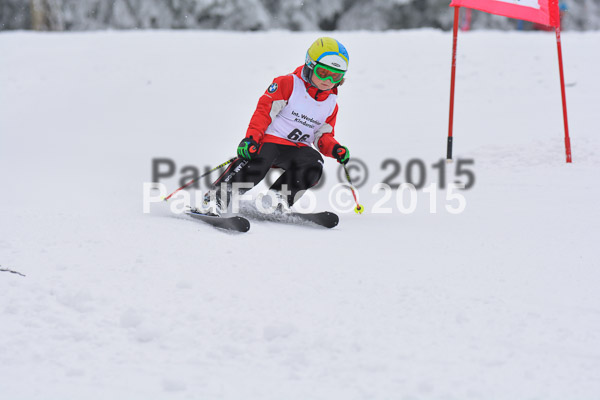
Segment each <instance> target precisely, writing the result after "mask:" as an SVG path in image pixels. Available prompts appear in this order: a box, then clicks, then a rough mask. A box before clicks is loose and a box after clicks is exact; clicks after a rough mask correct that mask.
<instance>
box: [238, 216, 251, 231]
mask: <svg viewBox="0 0 600 400" xmlns="http://www.w3.org/2000/svg"><path fill="white" fill-rule="evenodd" d="M235 218H236V219H237V220H238V221H239V224H238V226H239V229H238V230H239V231H240V232H248V231H249V230H250V221H248V220H247V219H246V218H242V217H235Z"/></svg>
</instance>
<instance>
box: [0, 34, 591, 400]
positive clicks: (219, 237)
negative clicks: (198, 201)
mask: <svg viewBox="0 0 600 400" xmlns="http://www.w3.org/2000/svg"><path fill="white" fill-rule="evenodd" d="M318 35H319V34H318V33H302V34H295V33H285V32H271V33H256V34H238V33H236V34H233V33H222V32H219V33H216V32H134V33H121V32H119V33H116V32H106V33H91V34H90V33H88V34H33V33H23V32H16V33H2V34H1V35H0V54H2V61H1V62H0V88H1V90H0V170H1V171H2V196H0V265H1V267H0V268H5V269H11V270H15V271H18V272H20V273H22V274H24V275H26V276H25V277H23V276H19V275H17V274H11V273H8V272H0V296H1V297H0V298H1V299H2V302H1V304H0V393H2V395H1V397H2V398H6V399H84V398H85V399H113V398H123V399H149V398H161V399H162V398H172V399H179V398H181V399H188V398H189V399H242V398H243V399H273V400H276V399H277V400H279V399H328V400H329V399H392V398H393V399H511V400H512V399H565V398H570V399H593V398H597V397H598V395H599V393H600V380H599V379H598V377H599V376H600V333H599V332H600V294H599V291H598V282H599V279H600V268H599V267H600V262H599V261H598V255H597V247H598V238H599V237H600V207H599V206H598V197H599V195H600V189H599V187H598V185H599V180H598V176H599V174H600V138H599V136H598V134H597V131H598V128H597V126H598V117H597V110H598V106H599V105H600V101H599V97H598V93H599V92H600V79H599V78H598V74H597V71H598V64H599V62H600V54H599V53H598V51H597V49H598V48H599V47H600V34H598V33H588V34H576V33H568V34H565V35H564V36H563V46H564V56H565V70H566V79H567V83H568V88H567V98H568V106H569V117H570V128H571V136H572V145H573V161H574V162H573V164H571V165H567V164H565V162H564V159H565V156H564V147H563V129H562V114H561V102H560V87H559V83H558V67H557V61H556V45H555V40H554V37H553V35H552V34H545V33H528V34H523V33H500V32H474V33H469V34H461V36H460V38H459V58H458V71H457V74H458V75H457V78H458V81H457V94H456V118H455V160H456V161H455V163H454V164H449V165H446V164H444V163H441V164H437V163H438V162H439V160H440V159H442V158H443V157H444V156H445V143H446V140H445V136H446V132H447V118H448V117H447V114H448V92H449V75H450V71H449V69H450V65H449V64H450V50H451V37H450V35H449V34H448V33H442V32H438V31H432V30H420V31H405V32H388V33H366V32H355V33H339V34H338V35H337V36H336V37H337V38H338V39H339V40H340V41H342V42H343V43H344V44H345V45H346V47H347V48H348V50H349V52H350V57H351V61H350V71H351V72H350V73H349V74H348V79H347V82H346V84H345V85H344V86H343V87H342V88H341V89H340V98H339V105H340V113H339V118H338V125H337V137H338V139H339V140H340V141H341V142H342V143H343V144H345V145H347V146H348V147H349V149H350V151H351V154H352V156H353V157H355V158H357V159H360V160H362V161H363V162H364V164H365V165H366V166H367V168H368V170H369V177H368V179H367V180H366V182H365V183H364V186H361V187H360V188H359V192H360V195H361V202H362V203H363V204H364V205H365V206H366V208H367V212H366V213H365V214H363V215H361V216H358V215H355V214H354V213H352V212H349V213H341V215H340V218H341V221H340V225H339V226H338V227H337V228H335V229H333V230H324V229H318V228H313V227H298V226H293V225H285V224H277V223H274V222H269V221H252V228H251V230H250V232H248V233H246V234H242V235H239V234H238V235H234V234H227V233H224V232H221V231H218V230H214V229H212V228H211V227H209V226H205V225H202V224H200V223H198V222H196V221H193V220H191V219H188V218H186V217H185V216H182V215H175V214H172V213H171V212H170V211H169V209H168V207H167V206H166V204H164V203H161V204H155V203H153V204H150V210H151V212H150V213H149V214H145V213H143V212H142V210H143V195H144V193H143V183H144V182H150V180H151V172H152V170H151V165H152V164H151V163H152V159H154V158H170V159H172V160H173V161H175V162H176V166H177V174H176V175H175V176H174V177H173V178H170V179H165V180H163V181H162V183H164V184H165V185H166V187H167V189H168V191H172V190H175V189H176V188H177V187H178V186H179V179H180V178H181V176H182V174H181V173H180V170H181V168H183V167H185V166H190V165H193V166H196V167H198V168H202V169H204V167H207V166H213V165H217V164H219V163H221V162H222V161H224V160H226V159H228V158H229V157H231V156H233V155H234V153H235V148H236V145H237V143H238V142H239V140H240V139H241V138H242V137H243V135H244V132H245V129H246V127H247V124H248V121H249V118H250V116H251V115H252V113H253V111H254V107H255V104H256V102H257V100H258V97H259V96H260V95H261V94H262V92H263V91H264V90H265V88H266V87H267V86H268V85H269V83H270V82H271V79H272V78H273V77H274V76H277V75H281V74H285V73H288V72H290V71H292V70H293V69H294V68H295V67H296V66H298V65H300V64H301V63H302V62H303V59H304V52H305V49H306V48H307V46H308V45H309V44H310V43H311V42H312V41H313V40H314V39H315V38H316V37H317V36H318ZM411 160H415V161H412V164H410V165H411V167H410V169H411V173H412V175H413V179H412V180H413V182H416V181H417V180H418V179H417V178H418V176H419V165H422V166H424V168H423V169H424V173H425V175H426V178H425V180H424V181H423V182H422V183H423V189H426V188H428V187H429V189H427V190H428V191H424V190H423V189H420V190H418V191H417V192H416V197H415V199H416V208H415V210H414V212H406V211H405V212H404V213H402V212H401V211H400V206H399V205H397V204H396V203H395V200H394V199H395V197H396V191H394V192H393V193H392V195H393V197H392V198H390V199H389V200H386V201H385V202H384V203H383V204H381V205H380V206H379V208H380V209H381V208H388V209H389V211H390V213H376V212H373V211H374V207H375V206H376V205H377V203H378V202H380V201H382V200H383V199H384V193H383V192H381V191H374V192H373V193H372V189H373V187H374V186H375V185H376V184H377V183H379V182H382V181H384V180H386V179H387V180H388V181H389V182H391V183H396V184H398V183H402V182H406V181H407V178H406V175H405V173H406V169H407V168H408V165H409V162H410V161H411ZM459 160H463V161H462V163H461V166H462V167H461V168H463V169H466V170H468V171H471V172H472V173H473V176H474V178H475V183H474V185H473V187H472V188H470V189H468V190H464V191H456V190H454V191H453V192H452V193H459V194H461V195H462V196H464V200H465V201H466V204H465V207H464V210H463V211H462V212H460V213H458V214H453V213H451V212H449V211H448V210H447V209H446V206H449V207H450V208H451V209H454V208H456V207H458V205H459V204H460V203H459V200H451V199H450V200H448V199H447V198H446V196H447V195H448V190H446V189H442V188H441V187H440V185H441V178H442V177H440V173H439V170H440V168H442V166H444V167H445V168H446V172H445V175H444V176H443V178H444V179H445V181H446V184H448V183H451V182H453V181H455V180H458V181H462V182H465V181H466V180H467V178H468V174H462V175H460V176H456V168H457V166H458V164H459ZM469 160H473V163H469V162H470V161H469ZM465 161H466V163H465ZM421 162H422V163H423V164H420V163H421ZM395 163H398V164H400V166H401V171H400V173H399V174H398V175H397V176H393V177H390V175H392V174H393V172H394V166H395V165H396V164H395ZM433 164H436V165H437V166H436V167H433V166H432V165H433ZM422 172H423V171H422ZM337 173H338V167H337V165H336V163H335V161H333V160H332V159H327V161H326V176H325V183H324V185H323V187H322V188H320V189H319V190H317V191H316V192H315V197H316V200H317V208H318V209H320V210H324V209H332V205H331V204H329V201H328V196H329V193H330V190H331V188H333V187H334V186H335V185H336V184H337V183H338V182H339V180H338V178H337V176H336V175H337ZM352 173H353V174H354V177H355V179H356V180H360V179H359V178H360V177H361V176H359V175H360V174H359V172H358V171H357V170H356V169H353V170H352ZM342 190H345V192H342V193H341V195H342V198H343V199H346V200H347V199H348V198H349V197H348V192H347V189H344V188H342ZM254 193H255V192H254ZM452 193H451V194H452ZM433 194H436V200H435V202H433V204H432V203H430V199H431V196H432V195H433ZM152 195H156V193H152ZM402 199H403V201H404V202H403V203H402V206H403V207H407V206H408V204H409V192H408V191H405V192H404V197H403V198H402ZM434 206H435V211H436V212H435V213H433V212H431V211H432V208H433V207H434Z"/></svg>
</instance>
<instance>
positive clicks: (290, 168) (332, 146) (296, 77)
mask: <svg viewBox="0 0 600 400" xmlns="http://www.w3.org/2000/svg"><path fill="white" fill-rule="evenodd" d="M347 70H348V52H347V51H346V48H345V47H344V46H343V45H342V44H341V43H340V42H338V41H337V40H335V39H332V38H328V37H322V38H319V39H317V40H316V41H315V42H314V43H313V44H312V45H311V46H310V47H309V48H308V51H307V53H306V61H305V64H304V65H303V66H300V67H298V68H296V70H295V71H294V72H293V73H291V74H288V75H284V76H280V77H277V78H275V79H274V80H273V83H271V85H270V86H269V87H268V88H267V90H266V92H265V93H264V94H263V95H262V96H261V97H260V99H259V100H258V105H257V107H256V111H255V112H254V115H253V116H252V119H251V120H250V124H249V126H248V130H247V132H246V137H245V138H244V139H242V141H241V142H240V144H239V145H238V148H237V155H238V159H237V160H236V161H235V162H234V163H232V164H231V165H230V167H229V168H228V169H227V170H226V171H225V172H224V173H223V175H221V176H220V177H219V178H218V179H217V180H216V181H215V182H214V189H216V196H215V195H214V194H213V195H212V197H211V192H209V193H207V194H206V195H205V197H204V206H205V207H208V208H209V210H210V212H211V213H214V214H218V213H219V211H220V210H219V208H220V209H221V210H224V209H226V208H227V205H226V204H227V202H226V201H224V200H223V199H221V198H220V193H221V190H220V188H221V185H222V184H223V183H225V184H227V185H228V186H227V187H228V188H229V189H228V192H230V191H231V185H232V184H234V183H236V182H237V183H242V182H244V183H251V184H252V186H254V185H256V184H258V183H259V182H260V181H262V180H263V178H264V177H265V175H266V174H267V172H268V171H269V169H270V168H272V167H276V168H281V169H283V170H284V172H283V174H282V175H281V176H280V177H279V178H278V179H277V181H276V182H275V183H273V185H272V186H271V188H270V190H272V191H274V192H275V193H276V196H277V199H278V201H279V202H280V203H281V204H282V206H280V209H281V208H282V209H283V210H288V209H289V207H290V206H292V205H293V204H294V202H295V201H297V200H298V198H299V197H300V196H301V195H302V193H303V191H304V190H306V189H308V188H310V187H312V186H314V185H316V184H317V183H318V182H319V179H320V178H321V174H322V172H323V158H322V157H321V155H320V154H319V152H321V154H323V155H325V156H328V157H333V158H335V159H336V160H337V161H338V162H339V163H342V164H345V163H347V162H348V160H349V157H350V153H349V151H348V148H347V147H345V146H342V145H340V144H339V143H338V141H337V140H336V139H335V138H334V135H335V122H336V118H337V112H338V106H337V102H336V100H337V94H338V86H340V85H341V84H342V83H344V74H345V73H346V71H347ZM313 145H314V146H315V147H316V148H317V149H318V150H319V151H317V150H315V149H314V148H313V147H312V146H313ZM245 190H248V189H245ZM213 193H214V192H213ZM227 197H228V200H229V197H230V196H227ZM211 200H212V201H211ZM215 200H216V202H215ZM223 203H224V204H223Z"/></svg>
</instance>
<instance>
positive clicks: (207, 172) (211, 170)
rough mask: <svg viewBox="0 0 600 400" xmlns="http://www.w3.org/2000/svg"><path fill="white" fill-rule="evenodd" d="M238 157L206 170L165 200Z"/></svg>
mask: <svg viewBox="0 0 600 400" xmlns="http://www.w3.org/2000/svg"><path fill="white" fill-rule="evenodd" d="M237 159H238V158H237V157H233V158H230V159H229V160H227V161H225V162H224V163H222V164H219V165H217V166H216V167H214V168H213V169H210V170H208V171H206V172H205V173H203V174H202V175H200V176H199V177H197V178H196V179H192V180H191V181H190V182H188V183H186V184H185V185H183V186H182V187H180V188H179V189H177V190H176V191H174V192H173V193H171V194H170V195H168V196H167V197H165V198H164V200H165V201H167V200H169V199H170V198H171V197H172V196H173V195H174V194H175V193H177V192H179V191H180V190H181V189H185V188H186V187H188V186H190V185H191V184H192V183H194V182H196V181H198V179H200V178H204V177H205V176H206V175H208V174H210V173H211V172H213V171H216V170H218V169H219V168H222V167H224V166H226V165H227V164H231V163H232V162H234V161H235V160H237Z"/></svg>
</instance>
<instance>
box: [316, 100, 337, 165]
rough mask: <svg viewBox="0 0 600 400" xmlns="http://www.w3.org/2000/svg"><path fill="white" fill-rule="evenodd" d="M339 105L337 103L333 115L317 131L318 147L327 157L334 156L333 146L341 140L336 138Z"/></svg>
mask: <svg viewBox="0 0 600 400" xmlns="http://www.w3.org/2000/svg"><path fill="white" fill-rule="evenodd" d="M337 113H338V106H337V104H336V105H335V108H334V110H333V112H332V113H331V115H330V116H329V117H327V119H326V120H325V123H324V124H323V125H322V126H321V128H319V130H318V131H317V132H316V133H315V144H316V145H317V148H318V149H319V151H320V152H321V153H323V155H325V156H327V157H333V155H332V152H333V147H334V146H335V145H336V144H337V145H339V142H338V141H337V140H336V139H335V137H334V136H335V121H336V119H337Z"/></svg>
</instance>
